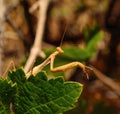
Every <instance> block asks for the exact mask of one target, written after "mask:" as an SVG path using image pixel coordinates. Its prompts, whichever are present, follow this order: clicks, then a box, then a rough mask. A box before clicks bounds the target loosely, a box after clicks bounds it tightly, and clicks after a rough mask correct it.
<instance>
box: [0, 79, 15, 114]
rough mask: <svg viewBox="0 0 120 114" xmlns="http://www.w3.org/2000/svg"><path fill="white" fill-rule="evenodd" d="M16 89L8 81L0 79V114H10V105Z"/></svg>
mask: <svg viewBox="0 0 120 114" xmlns="http://www.w3.org/2000/svg"><path fill="white" fill-rule="evenodd" d="M15 92H16V88H15V86H14V85H12V83H11V82H10V81H8V80H4V79H0V114H9V113H10V103H12V101H13V98H14V95H15V94H14V93H15Z"/></svg>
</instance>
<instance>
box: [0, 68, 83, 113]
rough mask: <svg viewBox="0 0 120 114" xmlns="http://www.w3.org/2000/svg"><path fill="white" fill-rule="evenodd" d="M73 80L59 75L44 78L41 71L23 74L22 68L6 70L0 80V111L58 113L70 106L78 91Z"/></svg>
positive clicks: (78, 86) (72, 106)
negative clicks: (35, 73) (32, 74)
mask: <svg viewBox="0 0 120 114" xmlns="http://www.w3.org/2000/svg"><path fill="white" fill-rule="evenodd" d="M82 88H83V87H82V85H81V84H80V83H77V82H64V80H63V78H62V77H57V78H54V79H50V80H48V79H47V76H46V74H45V72H39V73H38V74H37V75H36V76H30V77H29V78H28V79H26V78H25V73H24V71H23V70H22V69H18V70H16V71H12V72H9V74H8V77H7V79H5V80H3V79H1V80H0V114H10V104H11V103H12V104H13V107H14V111H15V114H59V113H63V112H65V111H68V110H70V109H72V108H74V106H75V105H74V104H75V102H77V99H78V98H79V96H80V94H81V92H82Z"/></svg>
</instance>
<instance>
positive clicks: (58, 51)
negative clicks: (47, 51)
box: [26, 47, 92, 78]
mask: <svg viewBox="0 0 120 114" xmlns="http://www.w3.org/2000/svg"><path fill="white" fill-rule="evenodd" d="M62 53H64V51H63V50H62V49H61V47H57V48H56V51H55V52H53V53H52V54H51V55H49V57H48V58H47V59H46V60H45V61H43V62H42V63H41V64H40V65H38V66H36V67H34V68H33V69H32V70H31V71H29V72H28V73H26V78H29V77H30V75H31V74H33V75H35V74H37V73H38V72H39V71H40V70H42V69H43V68H44V67H45V66H46V65H47V64H49V63H50V70H51V71H52V72H60V71H65V70H67V69H70V68H73V67H79V68H80V69H82V71H83V73H84V74H85V75H86V76H87V78H88V73H87V69H88V70H92V68H91V67H88V66H85V65H84V64H82V63H81V62H78V61H76V62H71V63H68V64H65V65H62V66H59V67H55V68H54V60H55V57H56V56H57V55H59V54H62Z"/></svg>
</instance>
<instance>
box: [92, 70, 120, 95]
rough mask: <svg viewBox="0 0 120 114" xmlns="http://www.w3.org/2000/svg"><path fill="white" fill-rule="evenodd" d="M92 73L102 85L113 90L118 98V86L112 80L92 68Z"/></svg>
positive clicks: (119, 87)
mask: <svg viewBox="0 0 120 114" xmlns="http://www.w3.org/2000/svg"><path fill="white" fill-rule="evenodd" d="M93 72H94V74H95V76H96V77H97V78H98V79H99V80H101V81H102V82H103V83H104V84H106V85H107V86H108V87H110V88H111V89H112V90H114V91H115V93H116V94H117V95H118V96H120V86H119V85H118V84H117V83H116V82H115V81H114V80H113V79H111V78H109V77H108V76H106V75H104V74H103V73H102V72H100V71H99V70H97V69H96V68H93Z"/></svg>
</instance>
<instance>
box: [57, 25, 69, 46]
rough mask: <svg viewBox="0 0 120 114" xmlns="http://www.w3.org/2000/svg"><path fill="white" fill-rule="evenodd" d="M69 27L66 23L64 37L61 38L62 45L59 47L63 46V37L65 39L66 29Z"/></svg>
mask: <svg viewBox="0 0 120 114" xmlns="http://www.w3.org/2000/svg"><path fill="white" fill-rule="evenodd" d="M67 28H68V26H67V24H66V25H65V30H64V33H63V35H62V38H61V41H60V46H59V47H61V46H62V43H63V39H64V37H65V33H66V31H67Z"/></svg>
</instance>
